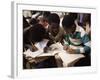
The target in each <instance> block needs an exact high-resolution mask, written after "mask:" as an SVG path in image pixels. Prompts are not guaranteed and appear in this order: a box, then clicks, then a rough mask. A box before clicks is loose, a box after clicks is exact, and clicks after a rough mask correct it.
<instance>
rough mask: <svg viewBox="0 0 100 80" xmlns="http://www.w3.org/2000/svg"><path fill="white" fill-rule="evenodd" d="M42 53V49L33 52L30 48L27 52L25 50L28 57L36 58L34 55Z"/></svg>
mask: <svg viewBox="0 0 100 80" xmlns="http://www.w3.org/2000/svg"><path fill="white" fill-rule="evenodd" d="M42 53H43V52H42V51H41V50H38V51H35V52H32V51H30V49H28V50H27V51H26V52H24V54H25V55H26V57H32V58H34V57H36V56H38V55H40V54H42Z"/></svg>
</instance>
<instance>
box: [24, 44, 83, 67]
mask: <svg viewBox="0 0 100 80" xmlns="http://www.w3.org/2000/svg"><path fill="white" fill-rule="evenodd" d="M51 47H53V49H52V50H51V51H49V52H48V53H43V51H42V50H39V51H36V52H31V51H30V50H27V51H26V52H24V54H25V55H26V57H27V56H30V57H32V58H36V57H37V58H38V57H47V56H48V57H49V56H55V55H58V56H59V57H60V58H61V60H62V61H63V64H64V65H65V66H67V65H68V64H69V63H71V62H73V61H75V60H77V59H80V58H83V57H84V55H83V54H69V53H68V52H66V51H65V50H63V46H62V45H61V44H59V43H57V44H56V45H52V46H51ZM54 48H56V49H55V50H54Z"/></svg>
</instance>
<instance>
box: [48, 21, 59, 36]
mask: <svg viewBox="0 0 100 80" xmlns="http://www.w3.org/2000/svg"><path fill="white" fill-rule="evenodd" d="M49 31H50V33H51V34H52V35H53V36H56V35H57V34H58V32H59V25H58V24H56V23H51V24H50V25H49Z"/></svg>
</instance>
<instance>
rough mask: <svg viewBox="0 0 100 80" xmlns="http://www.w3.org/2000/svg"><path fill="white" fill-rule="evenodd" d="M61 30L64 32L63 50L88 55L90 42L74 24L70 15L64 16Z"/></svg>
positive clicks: (83, 32) (80, 28)
mask: <svg viewBox="0 0 100 80" xmlns="http://www.w3.org/2000/svg"><path fill="white" fill-rule="evenodd" d="M62 25H63V28H64V30H65V32H66V35H65V40H64V42H65V46H64V49H65V50H67V51H68V52H69V53H71V54H73V53H84V54H90V51H91V48H90V40H89V37H88V35H87V34H86V33H85V31H84V29H83V28H82V27H80V26H78V25H76V24H75V22H74V19H73V17H72V16H70V15H65V16H64V19H63V21H62Z"/></svg>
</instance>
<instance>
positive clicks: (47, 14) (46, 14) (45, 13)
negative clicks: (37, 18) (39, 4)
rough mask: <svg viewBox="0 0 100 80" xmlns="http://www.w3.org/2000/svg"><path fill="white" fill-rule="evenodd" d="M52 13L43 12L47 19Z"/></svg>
mask: <svg viewBox="0 0 100 80" xmlns="http://www.w3.org/2000/svg"><path fill="white" fill-rule="evenodd" d="M50 14H51V13H50V12H49V11H44V12H43V17H45V18H47V17H48V16H49V15H50Z"/></svg>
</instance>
